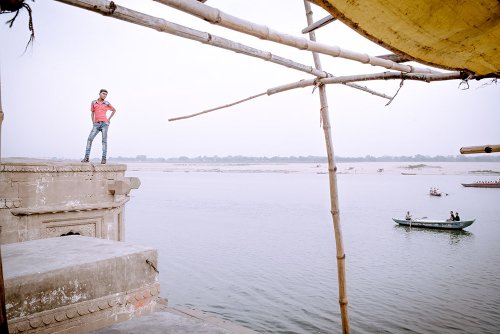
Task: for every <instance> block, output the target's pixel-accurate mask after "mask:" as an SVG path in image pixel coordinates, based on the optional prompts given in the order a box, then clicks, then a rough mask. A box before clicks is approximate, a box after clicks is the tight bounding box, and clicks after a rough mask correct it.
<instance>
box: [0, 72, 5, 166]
mask: <svg viewBox="0 0 500 334" xmlns="http://www.w3.org/2000/svg"><path fill="white" fill-rule="evenodd" d="M3 118H4V113H3V109H2V75H1V73H0V162H2V124H3Z"/></svg>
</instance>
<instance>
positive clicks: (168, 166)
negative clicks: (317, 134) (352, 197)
mask: <svg viewBox="0 0 500 334" xmlns="http://www.w3.org/2000/svg"><path fill="white" fill-rule="evenodd" d="M126 165H127V171H128V172H134V171H155V172H184V173H190V172H191V173H280V174H290V173H308V174H327V173H328V164H326V163H321V164H318V163H169V162H167V163H162V162H160V163H151V162H148V163H145V162H130V163H127V164H126ZM336 166H337V174H339V175H342V174H353V175H354V174H360V175H361V174H380V175H384V174H399V175H402V176H405V175H409V177H411V176H418V175H469V176H476V177H478V178H481V177H486V176H487V177H488V178H491V177H492V176H493V177H494V178H495V179H497V178H498V177H500V162H469V163H464V162H441V163H433V164H412V163H401V162H349V163H337V164H336Z"/></svg>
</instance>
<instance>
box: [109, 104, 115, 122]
mask: <svg viewBox="0 0 500 334" xmlns="http://www.w3.org/2000/svg"><path fill="white" fill-rule="evenodd" d="M110 107H111V108H110V109H109V110H111V111H112V112H111V115H110V116H109V118H108V122H109V121H111V117H113V116H114V114H115V112H116V109H115V107H113V106H110Z"/></svg>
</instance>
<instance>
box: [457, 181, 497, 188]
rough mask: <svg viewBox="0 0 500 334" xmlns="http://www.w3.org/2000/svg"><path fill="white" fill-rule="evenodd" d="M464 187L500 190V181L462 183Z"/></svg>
mask: <svg viewBox="0 0 500 334" xmlns="http://www.w3.org/2000/svg"><path fill="white" fill-rule="evenodd" d="M462 185H463V186H464V187H474V188H500V181H495V182H488V181H482V182H474V183H462Z"/></svg>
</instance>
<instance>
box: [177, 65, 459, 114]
mask: <svg viewBox="0 0 500 334" xmlns="http://www.w3.org/2000/svg"><path fill="white" fill-rule="evenodd" d="M465 76H467V74H465ZM392 79H401V80H417V81H425V82H431V81H444V80H456V79H464V74H463V73H460V72H452V73H443V74H424V73H401V72H383V73H373V74H360V75H349V76H340V77H332V78H324V79H304V80H300V81H297V82H292V83H288V84H285V85H281V86H277V87H273V88H269V89H268V90H267V91H266V92H265V93H261V94H257V95H254V96H251V97H248V98H245V99H242V100H239V101H236V102H232V103H229V104H226V105H223V106H220V107H216V108H212V109H208V110H204V111H202V112H199V113H195V114H190V115H185V116H179V117H174V118H169V121H178V120H181V119H186V118H191V117H195V116H199V115H203V114H206V113H209V112H212V111H216V110H219V109H224V108H228V107H231V106H234V105H236V104H239V103H243V102H246V101H248V100H251V99H254V98H257V97H260V96H263V95H267V96H271V95H274V94H278V93H282V92H286V91H288V90H292V89H297V88H305V87H309V86H316V85H327V84H347V83H349V82H355V81H371V80H392ZM358 89H360V90H364V89H366V92H368V93H371V94H373V95H376V96H380V97H382V98H385V99H388V100H392V99H394V97H391V96H388V95H385V94H380V93H376V92H373V91H371V90H369V89H368V88H366V87H363V86H359V88H358Z"/></svg>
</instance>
